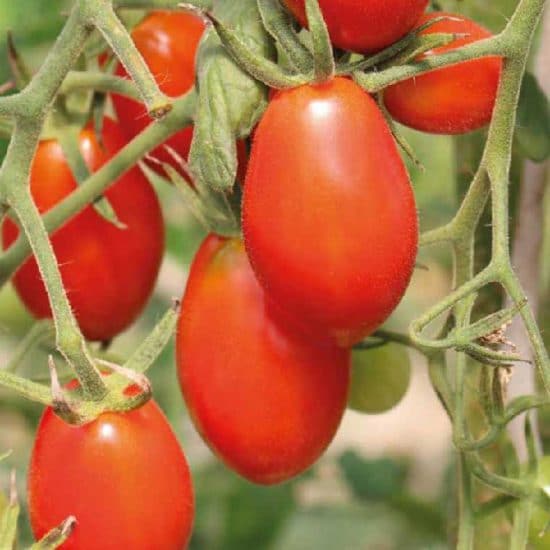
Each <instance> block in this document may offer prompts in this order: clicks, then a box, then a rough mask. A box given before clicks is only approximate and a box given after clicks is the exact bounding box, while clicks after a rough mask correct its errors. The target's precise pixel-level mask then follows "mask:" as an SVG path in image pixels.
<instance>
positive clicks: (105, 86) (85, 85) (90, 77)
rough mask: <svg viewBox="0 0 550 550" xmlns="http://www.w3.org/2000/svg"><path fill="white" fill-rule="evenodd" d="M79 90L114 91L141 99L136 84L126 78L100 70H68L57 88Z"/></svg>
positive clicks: (63, 92) (64, 90) (68, 91)
mask: <svg viewBox="0 0 550 550" xmlns="http://www.w3.org/2000/svg"><path fill="white" fill-rule="evenodd" d="M80 90H97V91H98V92H114V93H117V94H120V95H123V96H126V97H130V98H132V99H135V100H140V99H141V96H140V94H139V91H138V89H137V87H136V85H135V84H134V83H133V82H132V81H131V80H128V79H127V78H121V77H120V76H115V75H111V74H106V73H100V72H90V71H70V72H69V73H68V74H67V78H65V80H64V81H63V84H62V85H61V87H60V88H59V93H60V94H69V93H70V92H78V91H80Z"/></svg>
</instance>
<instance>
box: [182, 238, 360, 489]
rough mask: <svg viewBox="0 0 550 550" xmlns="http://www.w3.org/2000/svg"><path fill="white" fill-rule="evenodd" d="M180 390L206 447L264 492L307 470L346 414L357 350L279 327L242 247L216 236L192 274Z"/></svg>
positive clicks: (185, 304)
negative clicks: (261, 486)
mask: <svg viewBox="0 0 550 550" xmlns="http://www.w3.org/2000/svg"><path fill="white" fill-rule="evenodd" d="M176 351H177V364H178V373H179V380H180V385H181V389H182V391H183V395H184V397H185V401H186V402H187V406H188V408H189V411H190V414H191V417H192V418H193V421H194V423H195V425H196V427H197V429H198V431H199V432H200V433H201V435H202V436H203V438H204V439H205V441H206V442H207V443H208V445H210V447H211V448H212V449H213V450H214V451H215V452H216V453H217V455H218V456H219V457H220V458H221V459H222V460H223V461H224V462H225V463H226V464H227V465H228V466H229V467H230V468H232V469H234V470H236V471H237V472H238V473H239V474H241V475H242V476H244V477H245V478H247V479H249V480H251V481H254V482H256V483H261V484H273V483H277V482H281V481H284V480H286V479H289V478H291V477H292V476H294V475H296V474H298V473H300V472H302V471H303V470H305V469H306V468H308V467H309V466H310V465H311V464H312V463H313V462H314V461H315V460H317V458H318V457H319V456H320V455H321V453H322V452H323V451H324V449H325V448H326V447H327V445H328V444H329V443H330V441H331V440H332V438H333V436H334V434H335V432H336V429H337V428H338V425H339V423H340V419H341V417H342V414H343V411H344V409H345V406H346V399H347V392H348V383H349V371H350V368H349V357H350V355H349V351H347V350H343V349H340V348H337V347H336V346H334V345H333V344H331V343H330V342H323V343H321V342H318V343H314V342H310V341H308V340H306V339H303V338H301V337H300V336H299V335H295V334H294V333H293V332H292V330H290V329H289V328H288V327H287V326H286V325H285V324H283V323H281V322H280V319H279V318H278V315H277V312H275V311H274V310H273V309H272V306H271V304H269V303H268V301H267V299H266V295H265V293H264V292H263V290H262V288H261V287H260V285H259V284H258V282H257V281H256V277H255V275H254V273H253V271H252V269H251V268H250V264H249V262H248V258H247V257H246V254H245V250H244V246H243V244H242V241H240V240H236V239H233V240H225V239H222V238H220V237H216V236H209V237H208V238H207V239H206V240H205V241H204V243H203V244H202V246H201V248H200V250H199V252H198V254H197V256H196V258H195V260H194V262H193V265H192V268H191V274H190V277H189V281H188V283H187V289H186V291H185V295H184V298H183V304H182V313H181V317H180V319H179V324H178V332H177V338H176Z"/></svg>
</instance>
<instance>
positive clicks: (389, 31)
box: [284, 0, 428, 52]
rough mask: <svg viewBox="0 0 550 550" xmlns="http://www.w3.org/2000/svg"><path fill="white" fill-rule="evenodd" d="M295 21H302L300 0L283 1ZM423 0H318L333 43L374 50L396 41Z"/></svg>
mask: <svg viewBox="0 0 550 550" xmlns="http://www.w3.org/2000/svg"><path fill="white" fill-rule="evenodd" d="M284 1H285V4H286V5H287V6H288V8H289V9H290V10H291V11H292V13H294V15H295V16H296V17H297V19H298V21H299V22H300V23H301V24H302V25H305V24H306V9H305V1H304V0H284ZM427 5H428V1H427V0H394V1H393V2H387V1H386V0H368V1H365V0H320V2H319V6H320V7H321V10H322V12H323V16H324V18H325V21H326V24H327V27H328V30H329V33H330V38H331V40H332V42H333V44H334V45H335V46H338V47H339V48H343V49H345V50H352V51H356V52H375V51H377V50H381V49H382V48H385V47H386V46H389V45H390V44H393V43H394V42H396V41H397V40H399V39H400V38H401V37H402V36H404V35H405V34H407V33H408V32H409V31H410V30H411V29H412V28H413V26H414V24H415V23H416V22H417V21H418V19H419V17H420V16H421V15H422V12H423V11H424V10H425V9H426V6H427Z"/></svg>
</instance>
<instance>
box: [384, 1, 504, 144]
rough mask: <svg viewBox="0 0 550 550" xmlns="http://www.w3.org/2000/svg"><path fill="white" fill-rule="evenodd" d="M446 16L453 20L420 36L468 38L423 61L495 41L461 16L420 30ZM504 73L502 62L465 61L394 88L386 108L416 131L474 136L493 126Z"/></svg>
mask: <svg viewBox="0 0 550 550" xmlns="http://www.w3.org/2000/svg"><path fill="white" fill-rule="evenodd" d="M441 16H446V17H449V18H450V19H447V20H443V21H439V22H437V23H434V24H433V25H431V26H430V27H428V28H427V29H425V30H423V31H421V33H420V34H422V35H427V34H431V33H455V34H465V35H466V36H464V37H463V38H458V39H456V40H454V41H453V42H451V43H450V44H448V45H446V46H442V47H440V48H435V49H433V50H430V51H428V52H426V53H424V54H422V55H421V56H420V57H419V58H418V60H419V61H420V60H422V59H426V58H427V57H430V56H434V55H439V54H442V53H445V52H449V51H452V50H455V49H457V48H460V47H461V46H465V45H466V44H471V43H473V42H477V41H479V40H483V39H484V38H490V37H491V36H492V35H491V33H490V32H489V31H488V30H486V29H484V28H483V27H482V26H480V25H478V24H477V23H475V22H474V21H471V20H470V19H467V18H466V17H463V16H462V15H455V14H449V13H443V12H434V13H429V14H426V15H425V16H424V17H422V19H421V20H420V21H419V22H418V24H419V25H422V24H424V23H426V22H427V21H430V20H432V19H434V18H436V17H441ZM501 70H502V60H501V59H500V58H499V57H483V58H480V59H474V60H472V61H464V62H462V63H459V64H457V65H452V66H450V67H445V68H443V69H437V70H435V71H431V72H429V73H425V74H422V75H420V76H416V77H414V78H411V79H409V80H405V81H403V82H399V83H397V84H394V85H393V86H389V87H388V88H386V90H384V103H385V104H386V107H387V109H388V111H389V112H390V114H391V116H392V117H393V118H395V120H397V121H398V122H401V123H402V124H405V125H406V126H410V127H411V128H415V129H416V130H421V131H423V132H429V133H433V134H462V133H465V132H470V131H472V130H476V129H478V128H481V127H483V126H485V125H486V124H488V123H489V122H490V120H491V115H492V113H493V107H494V104H495V99H496V95H497V91H498V84H499V80H500V73H501Z"/></svg>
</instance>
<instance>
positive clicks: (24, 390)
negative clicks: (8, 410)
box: [0, 369, 52, 405]
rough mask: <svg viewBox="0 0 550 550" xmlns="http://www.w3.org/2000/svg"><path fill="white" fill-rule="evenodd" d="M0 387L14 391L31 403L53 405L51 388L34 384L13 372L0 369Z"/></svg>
mask: <svg viewBox="0 0 550 550" xmlns="http://www.w3.org/2000/svg"><path fill="white" fill-rule="evenodd" d="M0 386H2V387H3V388H6V389H8V390H11V391H14V392H16V393H18V394H19V395H21V396H22V397H25V398H26V399H30V400H31V401H36V402H37V403H42V404H43V405H51V404H52V395H51V392H50V390H49V388H47V387H46V386H43V385H42V384H38V383H36V382H33V381H32V380H28V379H27V378H22V377H21V376H17V375H16V374H13V373H12V372H7V371H5V370H2V369H0Z"/></svg>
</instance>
